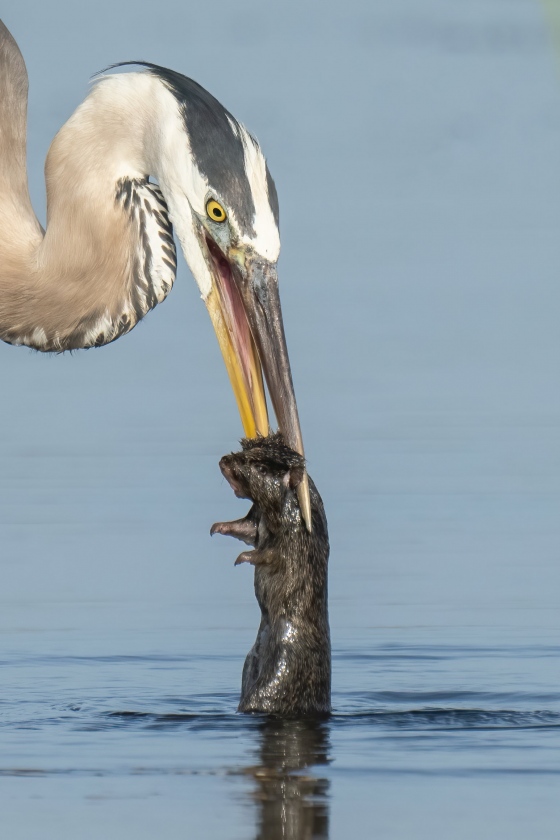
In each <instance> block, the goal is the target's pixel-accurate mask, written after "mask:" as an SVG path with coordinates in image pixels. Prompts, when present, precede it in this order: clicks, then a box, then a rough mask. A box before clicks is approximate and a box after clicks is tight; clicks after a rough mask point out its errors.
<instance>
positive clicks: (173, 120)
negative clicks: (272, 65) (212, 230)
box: [154, 85, 212, 300]
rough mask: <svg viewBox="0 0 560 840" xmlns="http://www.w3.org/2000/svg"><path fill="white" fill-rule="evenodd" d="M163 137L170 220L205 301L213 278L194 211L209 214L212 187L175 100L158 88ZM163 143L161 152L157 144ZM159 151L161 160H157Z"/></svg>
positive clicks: (160, 172) (160, 167)
mask: <svg viewBox="0 0 560 840" xmlns="http://www.w3.org/2000/svg"><path fill="white" fill-rule="evenodd" d="M159 96H160V109H161V110H160V115H161V116H160V119H161V134H160V135H159V136H158V137H157V138H156V142H155V146H154V161H156V160H157V164H156V165H155V166H154V169H155V170H156V174H157V178H158V181H159V183H160V186H161V189H162V192H163V194H164V196H165V198H166V200H167V206H168V208H169V217H170V219H171V222H172V224H173V227H174V229H175V232H176V234H177V238H178V239H179V242H180V243H181V250H182V251H183V254H184V256H185V259H186V261H187V263H188V265H189V268H190V270H191V272H192V273H193V275H194V278H195V280H196V282H197V284H198V287H199V289H200V293H201V295H202V298H203V300H206V298H207V297H208V295H209V294H210V291H211V289H212V277H211V275H210V271H209V269H208V265H207V264H206V260H205V259H204V255H203V253H202V250H201V248H200V243H199V241H198V237H197V235H196V232H195V221H194V219H193V210H194V212H195V213H198V214H199V215H201V216H202V215H204V214H205V213H206V208H205V198H206V195H207V194H208V190H209V185H208V181H207V180H206V178H205V177H204V176H203V175H202V173H201V172H200V171H199V170H198V169H197V167H196V166H195V165H194V162H193V157H192V154H191V150H190V146H189V139H188V135H187V132H186V131H185V129H184V126H183V122H182V118H181V115H180V113H179V109H178V107H177V102H176V100H175V98H174V96H173V95H172V94H171V93H170V92H169V91H168V90H166V88H165V87H164V86H163V85H160V86H159ZM158 142H159V143H161V148H159V149H158V147H157V144H158ZM158 151H159V157H158V154H157V153H158Z"/></svg>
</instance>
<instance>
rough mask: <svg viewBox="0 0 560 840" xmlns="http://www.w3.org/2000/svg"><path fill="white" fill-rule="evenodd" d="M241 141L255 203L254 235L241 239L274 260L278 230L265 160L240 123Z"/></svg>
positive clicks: (278, 240) (277, 242) (278, 242)
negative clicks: (269, 191)
mask: <svg viewBox="0 0 560 840" xmlns="http://www.w3.org/2000/svg"><path fill="white" fill-rule="evenodd" d="M239 130H240V132H241V142H242V143H243V153H244V155H245V172H246V175H247V180H248V181H249V185H250V187H251V193H252V196H253V202H254V205H255V218H254V219H253V228H254V230H255V234H254V236H243V237H242V242H246V243H247V244H248V245H252V247H253V248H254V249H255V251H256V252H257V253H258V254H260V255H261V256H262V257H266V259H267V260H270V261H271V262H276V260H277V259H278V255H279V253H280V234H279V232H278V227H277V225H276V221H275V219H274V214H273V213H272V208H271V206H270V199H269V196H268V183H267V177H266V161H265V158H264V155H263V153H262V151H261V149H260V146H259V145H258V144H257V142H256V141H255V140H253V138H252V137H251V135H250V134H249V132H248V131H247V129H246V128H245V127H244V126H242V125H240V126H239Z"/></svg>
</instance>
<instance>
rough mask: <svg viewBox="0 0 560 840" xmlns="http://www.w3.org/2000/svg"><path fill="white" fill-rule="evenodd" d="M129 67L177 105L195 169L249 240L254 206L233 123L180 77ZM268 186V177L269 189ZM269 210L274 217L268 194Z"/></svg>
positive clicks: (208, 97)
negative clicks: (152, 79) (156, 81)
mask: <svg viewBox="0 0 560 840" xmlns="http://www.w3.org/2000/svg"><path fill="white" fill-rule="evenodd" d="M130 63H134V64H139V65H141V66H142V67H146V68H147V69H148V70H149V71H150V73H153V74H154V75H155V76H157V77H158V78H160V79H161V80H162V82H163V83H164V84H165V85H166V87H167V88H168V89H169V91H170V92H171V93H172V94H173V96H174V97H175V99H176V100H177V102H178V104H179V109H180V112H181V116H182V117H183V121H184V123H185V128H186V131H187V134H188V137H189V142H190V146H191V150H192V153H193V156H194V158H195V161H196V165H197V166H198V168H199V170H200V171H201V172H202V174H203V175H204V176H205V178H206V179H207V180H208V183H209V184H210V187H211V188H214V189H215V190H216V193H217V195H218V196H219V197H220V198H221V199H222V200H223V201H224V203H225V204H226V205H227V206H228V207H231V208H232V209H233V211H234V213H235V217H236V219H237V221H238V224H239V226H240V229H241V233H242V234H246V235H249V236H253V235H254V233H255V230H254V227H253V220H254V216H255V204H254V201H253V196H252V194H251V187H250V185H249V181H248V179H247V175H246V173H245V155H244V152H243V143H242V141H241V136H240V135H241V127H240V126H239V123H238V122H237V120H236V119H235V118H234V117H233V116H232V115H231V114H230V113H229V111H227V110H226V109H225V108H224V106H223V105H221V104H220V102H218V100H217V99H215V98H214V97H213V96H212V95H211V94H210V93H208V91H207V90H205V89H204V88H203V87H201V86H200V85H199V84H197V82H194V81H193V80H192V79H188V78H187V77H186V76H183V75H181V73H176V72H175V71H174V70H168V69H167V68H166V67H160V66H159V65H157V64H150V63H149V62H145V61H135V62H130ZM117 66H121V65H117ZM232 125H233V127H232ZM234 128H235V129H237V131H236V130H234ZM271 182H272V179H271V178H270V177H269V185H270V183H271ZM269 190H270V186H269ZM273 193H274V196H275V195H276V191H275V190H273ZM275 200H276V203H277V199H275ZM271 207H272V210H273V212H274V213H275V215H276V210H275V207H274V199H273V198H272V194H271Z"/></svg>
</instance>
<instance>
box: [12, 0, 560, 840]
mask: <svg viewBox="0 0 560 840" xmlns="http://www.w3.org/2000/svg"><path fill="white" fill-rule="evenodd" d="M549 5H550V4H549ZM4 6H5V9H3V15H4V19H5V21H6V23H7V25H8V26H9V27H10V28H11V29H12V31H13V32H14V35H15V36H16V38H17V39H18V41H19V43H20V44H21V46H22V49H23V51H24V54H25V56H26V59H27V63H28V68H29V72H30V77H31V91H30V114H29V120H30V122H29V131H30V138H29V166H30V187H31V193H32V196H33V201H34V203H35V206H36V207H37V209H38V213H39V215H40V217H41V218H42V219H44V207H43V192H44V187H43V179H42V167H43V160H44V155H45V153H46V150H47V148H48V144H49V142H50V140H51V138H52V136H53V135H54V133H55V132H56V130H57V129H58V127H59V126H60V124H61V123H62V122H63V121H64V120H65V119H66V118H67V117H68V116H69V114H70V113H71V112H72V110H73V108H74V107H75V106H76V105H77V104H78V102H79V101H81V99H82V97H83V95H84V92H85V90H86V82H87V79H88V77H89V76H90V75H91V74H92V73H94V72H95V71H97V70H99V69H100V68H102V67H104V66H107V65H108V64H110V63H112V62H114V61H119V60H124V59H127V58H145V59H148V60H152V61H155V62H157V63H160V64H164V65H168V66H171V67H174V68H176V69H178V70H181V71H183V72H186V73H188V74H191V75H193V76H194V77H195V78H197V79H198V80H199V81H200V82H202V83H203V84H205V85H206V86H207V87H208V88H209V89H210V90H212V92H213V93H215V94H216V95H218V96H219V97H220V98H221V99H222V100H223V101H224V103H225V104H226V105H227V106H228V107H229V108H230V110H231V111H232V112H233V113H234V114H235V115H236V116H237V117H238V118H239V119H241V120H243V121H244V122H245V123H246V124H247V125H248V126H249V128H250V129H251V130H252V131H253V132H254V133H255V134H256V135H257V136H258V137H259V139H260V140H261V142H262V144H263V146H264V148H265V151H266V152H267V155H268V158H269V163H270V168H271V170H272V172H273V174H274V177H275V180H276V183H277V186H278V190H279V195H280V205H281V226H282V240H283V251H282V256H281V262H280V282H281V289H282V300H283V307H284V314H285V321H286V332H287V336H288V344H289V347H290V352H291V357H292V366H293V372H294V379H295V386H296V393H297V395H298V403H299V407H300V413H301V419H302V427H303V432H304V439H305V443H306V449H307V454H308V457H309V470H310V473H311V475H312V476H313V478H314V480H315V481H316V483H317V485H318V487H319V489H320V491H321V493H322V495H323V498H324V501H325V507H326V510H327V515H328V518H329V526H330V533H331V546H332V551H331V566H330V614H331V629H332V638H333V655H334V661H333V669H334V670H333V703H334V714H333V717H332V719H331V720H329V721H325V722H322V723H319V724H316V725H311V724H309V723H305V722H300V723H297V722H296V723H284V724H281V723H274V722H267V721H266V720H260V719H257V718H246V717H241V716H238V715H237V714H236V712H235V709H236V705H237V701H238V696H239V685H240V677H241V668H242V664H243V660H244V657H245V655H246V653H247V651H248V650H249V648H250V647H251V644H252V642H253V640H254V637H255V635H256V630H257V625H258V619H259V613H258V607H257V605H256V602H255V599H254V595H253V591H252V578H251V569H249V568H248V567H247V568H245V567H240V568H234V566H233V561H234V559H235V557H236V556H237V553H238V546H237V545H236V544H234V543H233V541H231V540H227V539H224V538H219V537H215V538H213V539H212V540H211V539H210V537H209V535H208V532H209V528H210V525H211V524H212V522H214V521H216V520H222V519H227V518H234V517H237V516H241V515H242V514H243V513H244V511H245V509H246V505H245V504H244V503H242V502H240V501H239V500H236V499H235V498H234V497H233V494H232V493H231V490H230V488H229V486H228V485H227V484H226V483H225V481H224V480H223V479H222V477H221V475H220V472H219V470H218V466H217V464H218V460H219V458H220V457H221V455H222V454H224V453H225V452H227V451H228V450H231V449H233V448H235V447H236V445H237V437H238V435H239V434H240V432H241V429H240V427H239V421H238V418H237V416H236V409H235V405H234V401H233V397H232V395H231V392H230V390H229V386H228V383H227V377H226V374H225V371H224V369H223V365H222V362H221V359H220V356H219V351H218V348H217V343H216V341H215V338H214V336H213V334H212V330H211V326H210V324H209V321H208V318H207V316H206V313H205V311H204V307H203V305H202V304H201V302H200V300H199V297H198V294H197V291H196V288H195V285H194V283H193V281H192V278H191V277H190V276H189V274H188V272H187V270H186V268H185V266H184V265H183V264H181V267H180V271H179V276H178V278H177V283H176V286H175V288H174V290H173V292H172V294H171V295H170V297H169V300H168V301H167V302H166V303H165V304H164V305H162V306H161V307H158V309H157V310H156V311H155V312H154V313H152V314H151V315H150V316H149V317H148V318H146V320H145V322H144V323H143V324H142V325H140V326H139V327H138V328H137V329H135V330H134V331H133V333H132V334H131V335H129V336H127V337H125V338H123V339H122V340H119V341H118V342H116V343H115V344H114V345H111V346H109V347H107V348H103V349H101V350H98V351H91V352H87V353H78V354H75V355H73V356H68V357H66V356H65V357H54V358H44V357H42V356H39V355H37V354H33V353H30V352H28V351H26V350H24V349H17V348H13V347H8V346H1V347H0V369H1V372H2V379H1V382H2V412H1V414H0V463H1V464H2V469H1V471H0V826H1V828H2V832H1V833H2V835H3V836H4V835H5V836H6V837H10V840H50V839H51V838H52V837H56V838H57V840H66V839H67V838H68V840H69V838H76V837H78V838H80V840H82V838H83V840H98V838H104V839H105V838H110V840H113V838H118V840H128V839H129V838H134V840H143V838H154V837H157V838H165V840H167V839H168V838H169V839H171V838H179V837H180V838H184V837H187V838H190V837H197V838H204V840H214V839H215V838H216V840H217V838H220V840H225V838H227V840H235V838H240V840H241V838H244V840H245V838H247V837H256V838H262V840H275V838H283V839H284V840H286V838H289V840H311V838H313V837H316V838H330V840H346V838H348V837H352V838H354V837H356V838H372V837H374V838H379V840H401V838H402V840H404V838H406V840H408V838H411V837H413V838H414V840H424V838H426V840H448V838H453V840H463V838H464V840H471V838H473V837H476V838H477V839H478V840H498V839H499V838H502V837H504V838H506V837H507V838H508V840H522V839H523V840H525V838H527V837H530V836H537V837H539V839H540V840H549V838H550V840H552V839H553V838H554V840H555V838H557V837H558V827H559V825H560V613H559V609H558V604H559V594H560V516H559V515H558V511H559V510H560V388H559V387H558V383H559V382H560V352H559V351H560V331H559V329H558V313H559V312H560V283H559V278H560V237H559V231H560V200H559V198H558V197H559V196H560V73H559V71H558V60H557V56H556V55H555V50H556V47H555V42H554V39H553V37H552V34H551V32H552V30H551V29H550V28H549V27H548V26H547V22H546V20H547V19H546V18H545V15H544V9H543V7H542V6H541V5H540V4H539V3H537V2H536V0H515V1H514V0H507V2H506V0H484V2H478V0H473V2H469V3H465V2H459V0H425V2H423V3H422V4H418V3H417V2H413V0H386V1H385V2H376V3H371V2H367V3H366V2H360V0H347V2H344V3H341V2H340V3H339V2H325V3H321V4H319V3H316V2H313V0H297V2H296V0H288V2H285V3H282V4H263V3H257V2H255V0H243V2H241V0H240V2H239V3H235V4H231V3H224V2H221V0H216V2H214V3H212V4H191V3H190V2H181V3H175V2H172V0H162V2H161V3H159V4H153V3H150V4H148V3H147V2H143V0H135V2H134V3H133V2H132V0H123V2H121V3H115V2H113V0H112V2H111V3H109V2H107V0H99V2H98V3H96V4H95V6H88V7H84V8H81V7H80V8H78V7H77V6H76V5H75V4H70V3H69V2H66V0H53V2H52V3H49V4H40V5H39V4H36V6H35V4H28V5H27V6H26V5H25V4H19V5H16V4H15V2H7V3H5V4H4Z"/></svg>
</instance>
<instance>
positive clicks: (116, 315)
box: [0, 22, 311, 527]
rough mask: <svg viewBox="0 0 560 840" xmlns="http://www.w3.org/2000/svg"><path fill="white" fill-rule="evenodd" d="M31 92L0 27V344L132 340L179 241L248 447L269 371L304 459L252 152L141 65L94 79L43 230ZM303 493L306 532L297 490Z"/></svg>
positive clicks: (225, 115)
mask: <svg viewBox="0 0 560 840" xmlns="http://www.w3.org/2000/svg"><path fill="white" fill-rule="evenodd" d="M27 87H28V80H27V71H26V68H25V63H24V61H23V58H22V56H21V53H20V51H19V48H18V46H17V44H16V42H15V41H14V39H13V38H12V36H11V35H10V33H9V32H8V30H7V29H6V27H5V26H4V25H3V24H2V23H1V22H0V339H2V340H4V341H7V342H9V343H12V344H24V345H27V346H30V347H33V348H35V349H36V350H41V351H47V352H48V351H55V352H62V351H64V350H73V349H78V348H82V347H93V346H99V345H102V344H107V343H109V342H111V341H114V340H115V339H116V338H118V337H119V336H121V335H123V334H124V333H126V332H129V331H130V330H131V329H132V328H133V327H134V325H135V324H136V323H138V321H139V320H140V319H141V318H142V317H143V316H144V315H145V314H146V313H147V312H148V311H149V310H150V309H152V308H153V307H154V306H156V305H157V304H158V303H160V302H161V301H162V300H163V299H164V298H165V297H166V295H167V294H168V292H169V290H170V289H171V287H172V285H173V281H174V279H175V268H176V254H175V246H174V242H173V235H172V234H173V230H174V232H175V234H176V235H177V238H178V240H179V242H180V245H181V249H182V251H183V254H184V256H185V258H186V260H187V262H188V264H189V267H190V268H191V271H192V273H193V275H194V278H195V280H196V282H197V284H198V287H199V289H200V292H201V296H202V298H203V300H204V302H205V304H206V308H207V310H208V313H209V315H210V318H211V319H212V323H213V326H214V329H215V332H216V336H217V338H218V341H219V343H220V348H221V350H222V355H223V357H224V360H225V363H226V367H227V370H228V374H229V377H230V381H231V383H232V387H233V391H234V393H235V396H236V400H237V404H238V407H239V411H240V414H241V418H242V422H243V427H244V431H245V434H246V435H247V436H249V437H251V436H254V435H255V434H257V433H258V432H260V433H261V434H263V435H266V434H267V433H268V430H269V422H268V412H267V408H266V397H265V393H264V387H263V376H262V373H263V371H264V375H265V377H266V380H267V383H268V387H269V393H270V396H271V398H272V402H273V405H274V408H275V412H276V416H277V419H278V423H279V426H280V428H281V430H282V431H283V432H284V434H285V437H286V440H287V442H288V444H289V445H290V446H291V447H292V448H294V449H295V450H297V451H298V452H300V453H301V454H302V455H303V442H302V437H301V430H300V425H299V418H298V413H297V405H296V401H295V394H294V388H293V382H292V377H291V370H290V364H289V358H288V351H287V347H286V339H285V335H284V328H283V320H282V311H281V306H280V297H279V291H278V276H277V266H276V263H277V260H278V255H279V251H280V235H279V231H278V198H277V195H276V189H275V187H274V182H273V180H272V178H271V176H270V172H269V170H268V167H267V164H266V160H265V158H264V155H263V153H262V151H261V148H260V146H259V144H258V142H257V141H256V140H255V139H254V137H253V136H252V135H251V134H249V132H248V131H247V129H245V128H244V126H243V125H242V124H241V123H239V122H238V121H237V120H236V119H235V118H234V117H233V116H232V115H231V114H230V113H229V111H227V110H226V109H225V108H224V107H223V106H222V105H221V104H220V103H219V102H218V100H217V99H215V98H214V97H213V96H212V95H211V94H210V93H208V91H206V90H205V89H204V88H202V87H201V86H200V85H198V84H197V83H196V82H194V81H193V80H192V79H188V78H187V77H185V76H182V75H181V74H179V73H176V72H175V71H172V70H167V69H166V68H163V67H159V66H157V65H151V64H145V65H144V69H143V70H142V71H141V72H133V73H124V74H118V75H109V76H103V77H101V78H100V79H99V80H98V81H96V83H95V84H94V86H93V87H92V90H91V91H90V93H89V94H88V96H87V97H86V99H85V100H84V102H82V104H81V105H80V106H79V107H78V108H77V109H76V111H75V112H74V114H73V115H72V116H71V117H70V119H69V120H68V121H67V122H66V123H65V125H63V127H62V128H61V129H60V131H59V132H58V134H57V135H56V137H55V138H54V140H53V142H52V144H51V147H50V149H49V152H48V155H47V161H46V166H45V177H46V186H47V225H46V230H45V231H43V229H42V227H41V225H40V224H39V222H38V221H37V218H36V216H35V214H34V212H33V209H32V206H31V202H30V199H29V192H28V185H27V172H26V115H27ZM150 176H151V177H152V178H153V179H154V180H155V181H156V182H157V185H156V184H154V183H151V182H150V181H149V177H150ZM209 208H214V211H215V212H217V216H216V215H215V214H214V215H212V212H211V209H209ZM171 225H173V229H172V227H171ZM298 493H299V495H300V497H301V498H300V501H301V503H302V511H303V515H304V518H305V520H306V523H307V524H308V526H309V527H310V526H311V518H310V517H311V512H310V511H311V509H310V502H309V489H308V486H307V483H306V479H304V480H303V481H302V483H301V485H300V487H299V489H298Z"/></svg>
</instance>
